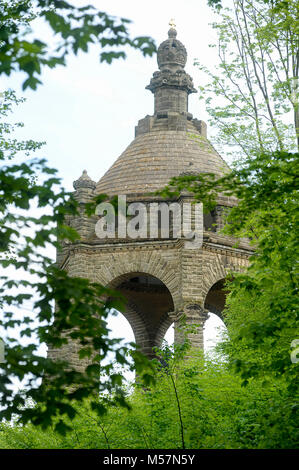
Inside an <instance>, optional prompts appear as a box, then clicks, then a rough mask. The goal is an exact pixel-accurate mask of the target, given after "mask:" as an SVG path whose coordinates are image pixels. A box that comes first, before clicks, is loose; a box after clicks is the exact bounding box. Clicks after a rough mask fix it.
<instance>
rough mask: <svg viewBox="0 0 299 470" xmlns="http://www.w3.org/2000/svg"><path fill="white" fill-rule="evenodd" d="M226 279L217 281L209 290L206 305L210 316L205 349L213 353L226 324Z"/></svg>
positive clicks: (205, 332) (205, 328)
mask: <svg viewBox="0 0 299 470" xmlns="http://www.w3.org/2000/svg"><path fill="white" fill-rule="evenodd" d="M225 281H226V280H225V279H220V280H219V281H217V282H215V284H213V285H212V286H211V288H210V290H209V291H208V293H207V295H206V299H205V304H204V307H205V309H207V310H208V311H209V317H208V319H207V320H206V322H205V325H204V350H205V352H206V353H208V354H209V353H211V352H212V351H213V350H214V348H215V346H216V345H217V344H218V343H219V342H220V341H221V340H222V339H223V335H224V334H225V332H226V326H225V323H224V319H223V310H224V307H225V300H226V296H227V293H228V290H227V288H226V287H225Z"/></svg>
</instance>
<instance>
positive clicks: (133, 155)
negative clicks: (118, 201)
mask: <svg viewBox="0 0 299 470" xmlns="http://www.w3.org/2000/svg"><path fill="white" fill-rule="evenodd" d="M168 36H169V38H168V39H167V40H166V41H164V42H162V44H161V45H160V47H159V49H158V65H159V68H160V71H158V72H155V73H154V75H153V78H152V79H151V82H150V85H148V86H147V87H146V88H147V89H149V90H150V91H151V92H152V93H153V94H154V97H155V112H154V115H153V116H146V117H145V118H144V119H142V120H140V121H139V123H138V126H137V127H136V133H135V135H136V137H135V139H134V140H133V142H132V143H131V144H130V145H129V146H128V147H127V149H126V150H125V151H124V152H123V153H122V154H121V156H120V157H119V158H118V159H117V160H116V161H115V163H114V164H113V165H112V166H111V168H110V169H109V170H108V171H107V172H106V173H105V175H104V176H103V177H102V178H101V179H100V181H99V182H98V184H97V188H96V191H97V192H98V193H106V194H108V195H111V196H113V195H129V194H132V195H133V194H134V195H145V194H147V193H150V192H155V191H157V190H160V189H162V188H163V187H165V186H166V185H167V184H168V183H169V180H170V179H171V178H172V177H174V176H179V175H180V174H182V173H186V172H190V171H192V173H195V172H197V173H203V172H204V173H206V172H210V173H214V174H215V175H218V176H220V175H222V174H223V173H225V172H227V171H228V169H229V168H228V166H227V164H226V163H225V161H224V160H223V159H222V158H221V157H220V155H219V154H218V153H217V152H216V151H215V149H214V148H213V147H212V145H211V144H210V143H209V141H208V140H207V137H206V125H205V123H204V122H203V121H199V120H197V119H193V116H192V115H191V114H190V113H189V112H188V95H189V94H190V93H194V92H196V90H195V89H194V87H193V82H192V78H191V77H190V76H189V75H188V74H187V73H186V72H185V70H184V68H183V67H184V66H185V59H186V57H187V53H186V52H185V51H186V50H185V47H184V46H183V44H182V43H181V42H179V41H178V40H177V39H176V31H175V30H174V29H173V28H171V29H170V31H169V33H168ZM174 44H175V45H174ZM169 48H170V49H171V50H170V49H169ZM172 49H174V51H172ZM170 52H171V54H170ZM169 54H170V55H169ZM170 63H171V64H170ZM166 65H172V67H173V68H172V67H169V68H168V67H167V68H166V69H164V66H166ZM174 66H175V67H174Z"/></svg>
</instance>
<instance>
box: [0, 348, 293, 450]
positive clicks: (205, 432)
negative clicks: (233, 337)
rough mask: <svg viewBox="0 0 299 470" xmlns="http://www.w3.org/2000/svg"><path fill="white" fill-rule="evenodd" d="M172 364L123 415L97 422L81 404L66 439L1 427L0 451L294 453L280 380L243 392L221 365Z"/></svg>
mask: <svg viewBox="0 0 299 470" xmlns="http://www.w3.org/2000/svg"><path fill="white" fill-rule="evenodd" d="M179 356H180V354H179ZM179 356H178V357H177V358H173V359H172V360H171V361H169V354H168V355H167V358H168V368H161V366H159V363H157V365H156V385H154V386H151V387H150V388H147V389H144V388H142V387H138V386H135V389H134V391H133V393H132V394H131V395H130V397H129V398H128V402H129V404H130V406H131V409H130V410H127V409H124V408H120V407H118V406H112V407H109V408H108V410H107V413H106V414H105V415H103V416H101V417H100V418H99V417H98V416H97V415H96V414H95V413H93V412H92V411H90V408H89V406H88V404H87V403H86V402H82V403H81V405H78V408H77V411H78V413H77V417H76V418H75V419H74V421H73V422H72V427H73V430H72V431H71V432H69V433H68V434H67V436H66V437H62V436H61V435H59V434H58V433H57V432H55V431H54V430H53V429H49V430H47V431H42V430H41V429H40V428H39V427H36V426H32V425H26V426H25V427H21V426H14V427H10V426H8V425H3V426H2V428H0V447H2V448H21V449H30V448H51V449H53V448H85V449H94V448H95V449H107V448H108V449H135V448H137V449H138V448H141V449H182V448H184V447H185V448H188V449H191V448H193V449H205V448H211V449H221V448H227V449H231V448H233V449H235V448H249V449H250V448H270V449H273V448H295V447H296V445H298V440H299V435H298V427H297V421H298V408H297V409H295V408H294V407H293V406H292V405H293V402H292V401H291V400H290V399H289V398H288V399H287V398H286V396H287V393H286V382H285V381H284V380H281V379H276V380H272V381H271V382H270V383H268V384H267V386H265V384H264V383H263V381H262V380H254V381H250V382H249V384H248V385H247V387H242V385H241V380H240V379H239V378H238V376H236V375H235V374H233V373H231V372H230V371H229V370H228V368H227V365H226V364H225V363H223V362H222V363H221V362H219V363H217V362H216V361H214V362H209V361H207V360H204V359H203V357H202V356H201V354H200V353H199V352H198V351H197V352H193V354H192V356H193V358H192V359H189V360H188V361H186V360H185V361H182V360H181V359H179ZM178 405H179V407H180V413H179V409H178ZM182 431H183V440H182Z"/></svg>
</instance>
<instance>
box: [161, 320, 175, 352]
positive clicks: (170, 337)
mask: <svg viewBox="0 0 299 470" xmlns="http://www.w3.org/2000/svg"><path fill="white" fill-rule="evenodd" d="M163 340H164V341H166V343H167V344H168V346H172V345H173V343H174V323H172V324H171V325H170V327H169V328H168V330H167V331H166V333H165V335H164V338H163Z"/></svg>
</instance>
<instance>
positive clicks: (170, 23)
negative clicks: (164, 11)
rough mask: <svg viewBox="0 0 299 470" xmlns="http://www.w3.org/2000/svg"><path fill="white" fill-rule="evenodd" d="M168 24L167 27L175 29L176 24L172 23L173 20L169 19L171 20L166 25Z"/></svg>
mask: <svg viewBox="0 0 299 470" xmlns="http://www.w3.org/2000/svg"><path fill="white" fill-rule="evenodd" d="M168 24H169V26H170V27H171V28H172V29H175V28H176V24H175V22H174V19H173V18H171V20H170V21H169V23H168Z"/></svg>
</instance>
